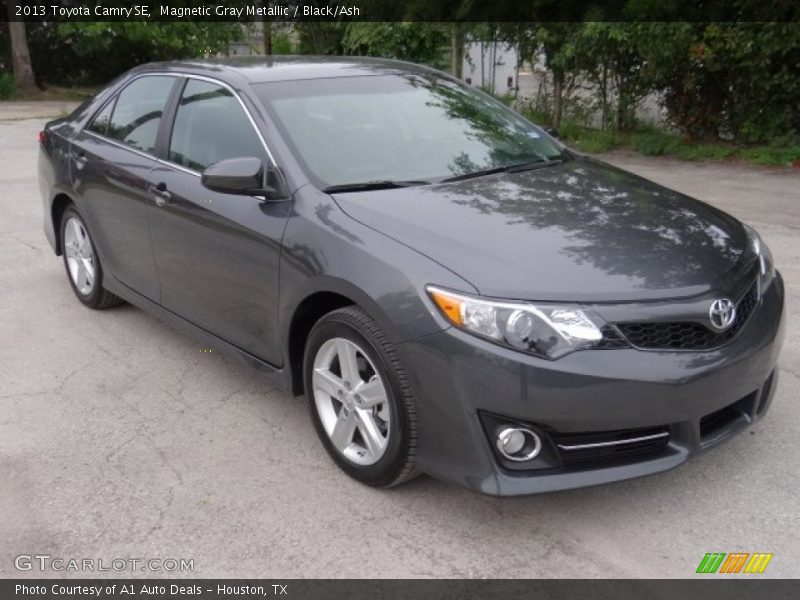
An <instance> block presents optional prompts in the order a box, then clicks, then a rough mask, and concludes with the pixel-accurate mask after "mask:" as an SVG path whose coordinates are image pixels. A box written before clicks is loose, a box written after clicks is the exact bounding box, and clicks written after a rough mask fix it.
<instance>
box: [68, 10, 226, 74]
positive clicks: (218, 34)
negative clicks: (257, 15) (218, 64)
mask: <svg viewBox="0 0 800 600" xmlns="http://www.w3.org/2000/svg"><path fill="white" fill-rule="evenodd" d="M55 35H56V37H58V38H60V41H61V43H63V44H64V45H66V46H67V47H69V48H70V50H71V54H72V57H73V64H74V65H75V66H77V67H78V69H79V72H80V73H81V79H82V80H83V81H86V82H92V83H94V82H97V81H106V80H109V79H111V78H113V77H114V76H116V75H119V74H120V73H121V72H123V71H126V70H127V69H130V68H131V67H133V66H135V65H138V64H141V63H145V62H150V61H158V60H177V59H181V58H197V57H202V56H206V55H214V54H216V53H218V52H222V51H225V50H226V49H227V47H228V44H229V43H230V42H231V41H232V40H234V39H237V38H240V37H242V28H241V26H240V25H239V24H237V23H199V22H191V21H181V22H177V23H161V22H141V21H123V22H108V23H100V22H92V23H61V24H59V25H58V27H57V30H56V32H55ZM76 59H77V60H76Z"/></svg>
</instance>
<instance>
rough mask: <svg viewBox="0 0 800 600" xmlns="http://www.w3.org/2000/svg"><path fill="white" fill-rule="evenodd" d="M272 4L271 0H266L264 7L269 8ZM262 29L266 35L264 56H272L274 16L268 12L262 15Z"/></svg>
mask: <svg viewBox="0 0 800 600" xmlns="http://www.w3.org/2000/svg"><path fill="white" fill-rule="evenodd" d="M270 4H271V2H269V0H265V1H264V2H263V3H262V7H263V8H265V9H268V8H269V7H270ZM261 31H262V32H263V35H264V56H270V55H271V54H272V18H271V17H269V16H268V15H267V14H266V13H264V15H263V16H262V17H261Z"/></svg>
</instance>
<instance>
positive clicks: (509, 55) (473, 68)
mask: <svg viewBox="0 0 800 600" xmlns="http://www.w3.org/2000/svg"><path fill="white" fill-rule="evenodd" d="M462 68H463V71H462V73H463V74H462V77H463V79H464V81H466V82H467V83H470V84H472V85H474V86H476V87H481V88H484V89H488V90H490V91H492V93H495V94H501V95H502V94H506V93H509V92H513V91H514V90H515V89H516V87H517V76H518V74H519V54H518V53H517V49H516V48H515V47H513V46H510V45H508V44H505V43H503V42H470V43H468V44H467V46H466V48H465V49H464V64H463V67H462Z"/></svg>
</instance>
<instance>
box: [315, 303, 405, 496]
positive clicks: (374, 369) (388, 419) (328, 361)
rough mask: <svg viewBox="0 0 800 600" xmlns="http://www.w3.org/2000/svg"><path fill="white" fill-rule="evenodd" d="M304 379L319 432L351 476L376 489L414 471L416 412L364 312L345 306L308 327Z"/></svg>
mask: <svg viewBox="0 0 800 600" xmlns="http://www.w3.org/2000/svg"><path fill="white" fill-rule="evenodd" d="M303 370H304V373H303V375H304V382H305V389H306V394H307V396H308V398H309V404H310V411H311V417H312V419H313V421H314V426H315V427H316V430H317V434H318V435H319V437H320V439H321V440H322V443H323V445H324V446H325V448H326V450H327V451H328V453H329V454H330V456H331V458H333V460H334V461H335V462H336V463H337V464H338V465H339V467H340V468H341V469H342V470H343V471H344V472H345V473H347V474H348V475H350V476H351V477H353V478H355V479H357V480H359V481H361V482H362V483H366V484H368V485H372V486H376V487H388V486H392V485H397V484H399V483H401V482H403V481H406V480H407V479H410V478H411V477H413V476H414V475H415V474H416V471H415V465H414V458H415V455H416V449H417V431H416V412H415V409H414V399H413V396H412V394H411V389H410V387H409V386H408V383H407V381H406V377H405V373H404V372H403V369H402V367H401V365H400V362H399V360H398V358H397V355H396V353H395V351H394V347H393V346H392V344H391V343H390V342H389V341H388V339H387V338H386V336H385V335H384V334H383V332H382V331H381V330H380V328H379V327H378V326H377V325H376V324H375V322H374V321H372V319H370V318H369V316H367V314H366V313H364V312H363V311H362V310H361V309H359V308H356V307H347V308H342V309H339V310H336V311H333V312H331V313H329V314H328V315H326V316H324V317H323V318H322V319H320V321H319V322H318V323H317V324H316V325H315V326H314V328H313V329H312V330H311V333H310V334H309V337H308V343H307V344H306V352H305V358H304V361H303Z"/></svg>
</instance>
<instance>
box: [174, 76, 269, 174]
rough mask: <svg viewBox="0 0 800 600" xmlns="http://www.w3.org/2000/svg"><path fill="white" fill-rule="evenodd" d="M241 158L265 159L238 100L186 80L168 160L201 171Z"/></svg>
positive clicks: (207, 85) (211, 86) (204, 83)
mask: <svg viewBox="0 0 800 600" xmlns="http://www.w3.org/2000/svg"><path fill="white" fill-rule="evenodd" d="M243 156H254V157H256V158H260V159H261V160H265V159H266V153H265V152H264V146H263V144H262V143H261V140H260V138H259V137H258V134H257V133H256V131H255V129H254V128H253V124H252V123H251V122H250V120H249V119H248V118H247V115H246V114H245V112H244V110H243V109H242V106H241V105H240V104H239V101H238V100H237V99H236V98H235V97H234V96H233V94H231V92H229V91H228V90H227V89H225V88H223V87H221V86H218V85H215V84H213V83H209V82H207V81H200V80H198V79H190V80H189V81H187V82H186V87H185V88H184V90H183V96H182V97H181V101H180V104H179V105H178V112H177V114H176V115H175V124H174V126H173V128H172V138H171V139H170V145H169V160H170V161H171V162H174V163H175V164H178V165H183V166H185V167H188V168H190V169H193V170H195V171H202V170H204V169H205V168H206V167H208V166H209V165H213V164H214V163H217V162H219V161H221V160H226V159H228V158H241V157H243Z"/></svg>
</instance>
